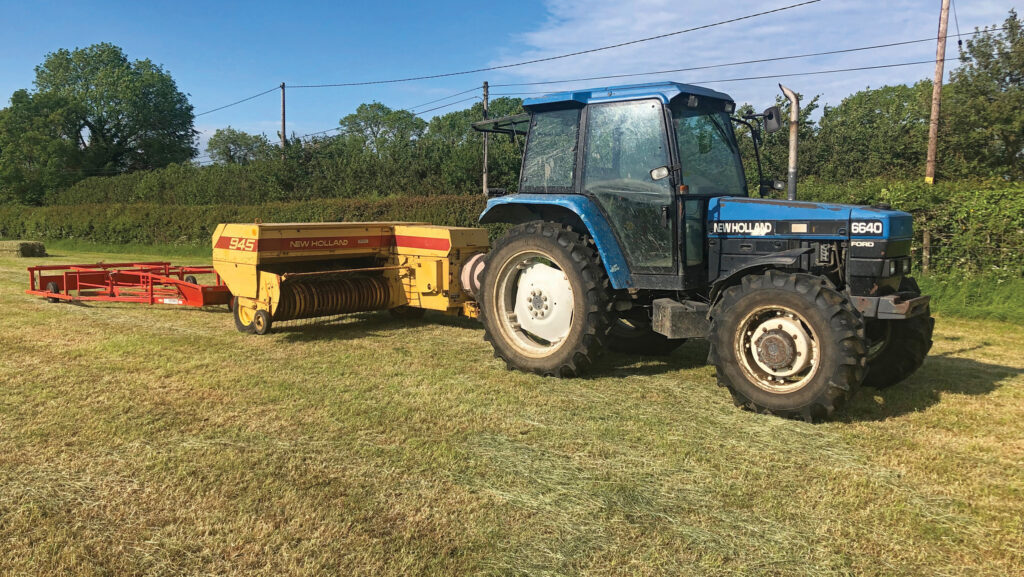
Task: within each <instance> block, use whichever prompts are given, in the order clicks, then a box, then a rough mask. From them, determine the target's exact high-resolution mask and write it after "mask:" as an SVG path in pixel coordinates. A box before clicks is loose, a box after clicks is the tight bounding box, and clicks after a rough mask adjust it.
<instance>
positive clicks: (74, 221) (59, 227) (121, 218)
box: [0, 177, 1024, 278]
mask: <svg viewBox="0 0 1024 577" xmlns="http://www.w3.org/2000/svg"><path fill="white" fill-rule="evenodd" d="M140 178H141V177H140ZM799 196H800V198H801V199H804V200H819V201H829V202H844V203H851V204H862V205H872V204H875V203H879V202H886V203H889V204H890V205H891V206H892V207H893V208H896V209H899V210H905V211H908V212H910V213H912V214H913V215H914V220H915V223H914V230H915V234H916V236H917V238H916V239H915V241H916V242H915V243H914V251H915V252H914V254H915V257H916V258H917V260H918V262H919V263H920V260H921V256H922V255H921V246H922V244H923V243H922V241H923V235H924V232H925V231H928V232H929V233H930V236H931V264H932V270H933V271H935V272H945V271H950V272H956V273H958V274H985V275H994V276H996V277H1000V278H1020V277H1021V276H1022V275H1024V251H1022V250H1020V247H1022V246H1024V184H1021V183H1012V182H1000V181H990V182H959V183H957V182H949V183H941V184H937V185H935V186H927V185H925V184H924V183H917V182H913V183H908V182H881V181H870V182H859V183H853V184H843V185H837V184H828V183H818V182H813V181H812V182H804V183H801V185H800V187H799ZM483 206H484V201H483V199H482V198H481V197H480V196H479V195H472V196H462V195H449V196H420V197H404V196H392V197H386V198H382V199H337V198H335V199H319V200H302V201H295V202H269V203H264V204H257V205H237V206H236V205H231V204H202V205H190V204H158V203H141V204H81V205H67V206H63V205H58V206H44V207H25V206H0V238H19V239H38V240H46V239H79V240H90V241H94V242H100V243H110V244H124V243H139V244H179V245H180V244H187V245H195V246H198V245H202V244H205V243H206V242H209V238H210V235H211V234H212V233H213V229H214V227H215V226H216V225H217V223H220V222H252V221H253V220H255V219H257V218H259V219H262V220H263V221H266V222H275V221H277V222H283V221H291V222H307V221H312V222H319V221H330V220H339V221H359V220H405V221H425V222H431V223H436V224H444V225H457V226H475V225H476V218H477V216H478V215H479V214H480V211H481V210H482V209H483Z"/></svg>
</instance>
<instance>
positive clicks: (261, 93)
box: [196, 86, 281, 116]
mask: <svg viewBox="0 0 1024 577" xmlns="http://www.w3.org/2000/svg"><path fill="white" fill-rule="evenodd" d="M280 89H281V87H280V86H275V87H273V88H271V89H270V90H264V91H263V92H260V93H259V94H253V95H252V96H249V97H248V98H243V99H241V100H236V101H235V102H232V103H231V104H225V105H224V106H218V107H217V108H213V109H210V110H207V111H206V112H200V113H199V114H196V116H203V115H206V114H210V113H211V112H217V111H218V110H224V109H225V108H231V107H232V106H236V105H238V104H241V103H243V102H248V101H250V100H252V99H254V98H259V97H260V96H263V95H264V94H270V93H271V92H274V91H275V90H280Z"/></svg>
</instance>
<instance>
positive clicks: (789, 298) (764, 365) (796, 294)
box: [709, 270, 866, 422]
mask: <svg viewBox="0 0 1024 577" xmlns="http://www.w3.org/2000/svg"><path fill="white" fill-rule="evenodd" d="M709 340H710V342H711V352H710V354H709V362H711V364H713V365H715V367H716V369H717V373H718V384H719V385H721V386H723V387H726V388H728V389H729V392H730V393H731V394H732V397H733V400H734V401H735V403H736V404H737V405H738V406H741V407H745V408H747V409H750V410H753V411H756V412H759V413H769V414H774V415H778V416H782V417H796V418H802V419H804V420H806V421H808V422H811V421H815V420H820V419H823V418H826V417H828V416H830V415H831V414H832V413H833V412H834V411H835V410H836V409H838V408H840V407H841V406H843V405H844V404H845V403H846V401H847V400H848V399H849V398H850V397H851V396H852V395H853V394H854V392H855V391H856V390H857V387H858V386H859V385H860V383H861V381H862V380H863V379H864V374H865V364H866V347H865V337H864V322H863V320H862V318H861V316H860V314H859V313H858V312H857V310H856V309H855V308H854V307H853V306H852V305H851V304H850V302H849V300H847V299H846V298H845V297H844V296H843V295H842V294H840V293H839V292H838V291H836V290H835V289H833V288H832V287H831V285H830V284H829V283H828V281H826V280H825V279H824V278H822V277H818V276H814V275H810V274H803V273H789V272H783V271H777V270H768V271H765V273H764V274H759V275H749V276H746V277H744V278H743V279H742V282H741V283H740V284H739V285H735V286H732V287H729V288H728V289H726V290H725V291H724V292H723V294H722V297H721V299H719V301H718V302H717V303H716V304H715V306H714V309H713V310H712V320H711V335H710V339H709Z"/></svg>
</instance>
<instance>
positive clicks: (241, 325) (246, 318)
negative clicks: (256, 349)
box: [231, 298, 256, 334]
mask: <svg viewBox="0 0 1024 577" xmlns="http://www.w3.org/2000/svg"><path fill="white" fill-rule="evenodd" d="M231 302H232V307H231V316H232V317H234V319H235V328H236V329H238V332H240V333H246V334H252V333H254V332H256V330H255V328H254V327H253V320H254V317H255V315H254V314H253V310H252V309H251V308H249V307H246V306H242V305H240V304H239V303H238V299H237V298H232V299H231Z"/></svg>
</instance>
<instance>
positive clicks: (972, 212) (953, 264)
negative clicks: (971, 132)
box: [798, 180, 1024, 278]
mask: <svg viewBox="0 0 1024 577" xmlns="http://www.w3.org/2000/svg"><path fill="white" fill-rule="evenodd" d="M798 195H799V197H800V198H801V199H804V200H818V201H825V202H842V203H849V204H860V205H873V204H876V203H879V202H884V203H888V204H889V205H891V206H892V207H893V208H894V209H897V210H903V211H906V212H909V213H911V214H913V215H914V236H915V238H914V241H915V242H914V256H915V257H916V259H917V261H918V263H919V264H920V261H921V256H922V255H921V247H922V246H923V244H924V242H923V241H924V234H925V231H927V232H928V233H930V237H931V264H932V269H933V270H934V271H936V272H944V271H950V272H956V273H958V274H984V275H993V276H996V277H1000V278H1020V277H1021V276H1022V275H1024V251H1022V250H1021V249H1020V248H1021V247H1022V246H1024V183H1020V182H1008V181H999V180H991V181H961V182H955V181H954V182H940V183H936V184H935V185H933V186H929V185H927V184H925V183H924V182H921V181H914V182H885V181H865V182H857V183H850V184H831V183H819V182H813V181H812V182H806V183H802V184H801V185H800V186H799V187H798Z"/></svg>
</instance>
